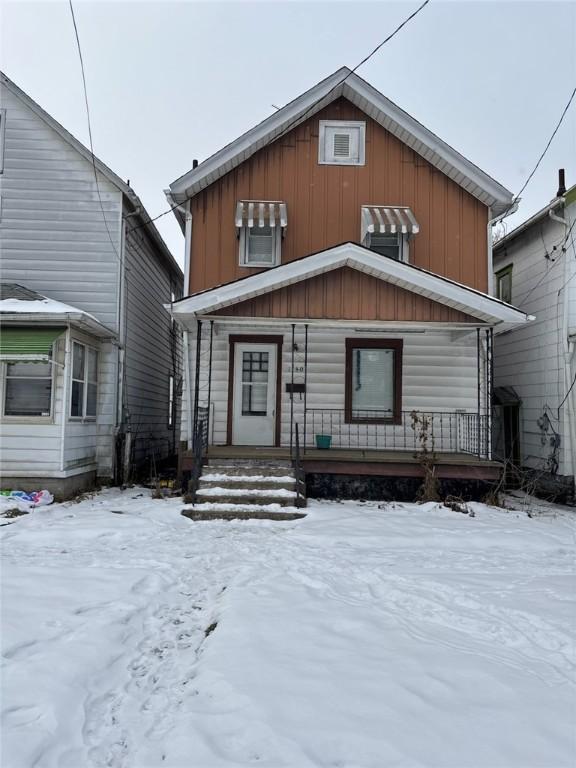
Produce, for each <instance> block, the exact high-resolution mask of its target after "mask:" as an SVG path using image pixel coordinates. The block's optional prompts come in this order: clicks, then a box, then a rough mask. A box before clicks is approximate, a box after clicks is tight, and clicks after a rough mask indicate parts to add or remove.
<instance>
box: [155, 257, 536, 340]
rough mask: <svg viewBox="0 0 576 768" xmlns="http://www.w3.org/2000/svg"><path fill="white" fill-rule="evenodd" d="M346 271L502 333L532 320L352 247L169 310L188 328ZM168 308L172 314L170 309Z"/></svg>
mask: <svg viewBox="0 0 576 768" xmlns="http://www.w3.org/2000/svg"><path fill="white" fill-rule="evenodd" d="M342 267H349V268H351V269H356V270H358V271H360V272H364V273H366V274H369V275H372V276H374V277H376V278H377V279H380V280H383V281H385V282H388V283H391V284H393V285H397V286H399V287H401V288H404V289H405V290H408V291H412V292H413V293H416V294H418V295H420V296H424V297H426V298H428V299H431V300H432V301H437V302H440V303H442V304H444V305H446V306H449V307H452V308H454V309H457V310H459V311H461V312H464V313H466V314H468V315H471V316H473V317H474V318H477V319H478V321H479V322H480V323H482V324H487V325H494V326H499V327H500V328H501V329H502V330H504V329H507V328H511V327H514V326H516V325H521V324H523V323H525V322H528V321H529V320H532V319H533V317H532V316H531V315H526V314H525V313H524V312H522V311H520V310H519V309H516V308H515V307H513V306H511V305H510V304H506V303H505V302H503V301H500V300H499V299H496V298H494V297H493V296H489V295H487V294H485V293H481V292H480V291H477V290H474V289H473V288H469V287H468V286H465V285H462V284H461V283H457V282H455V281H454V280H450V279H448V278H446V277H441V276H440V275H436V274H434V273H432V272H428V271H427V270H424V269H421V268H420V267H416V266H414V265H413V264H405V263H403V262H399V261H395V260H394V259H390V258H386V257H384V256H381V255H379V254H377V253H374V252H373V251H370V250H369V249H367V248H364V247H363V246H360V245H357V244H356V243H351V242H348V243H343V244H341V245H338V246H335V247H334V248H329V249H328V250H326V251H320V252H319V253H315V254H311V255H310V256H305V257H303V258H301V259H296V260H295V261H291V262H288V263H286V264H280V265H279V266H277V267H272V268H271V269H268V270H266V271H263V272H259V273H258V274H255V275H249V276H247V277H243V278H240V279H239V280H236V281H234V282H231V283H226V284H224V285H219V286H216V287H215V288H211V289H209V290H206V291H201V292H199V293H196V294H193V295H192V296H188V297H186V298H184V299H181V300H180V301H178V302H176V303H175V304H173V305H172V308H171V310H172V313H173V315H174V316H175V317H176V318H177V319H179V320H180V321H181V322H182V324H184V325H185V324H186V320H187V318H192V317H197V316H201V315H206V314H213V313H216V312H217V311H218V310H219V309H223V308H224V307H230V306H232V305H234V304H237V303H239V302H241V301H246V300H247V299H251V298H253V297H256V296H261V295H263V294H266V293H269V292H271V291H274V290H277V289H279V288H283V287H285V286H288V285H292V284H294V283H298V282H301V281H303V280H308V279H310V278H312V277H315V276H316V275H320V274H324V273H327V272H330V271H332V270H335V269H340V268H342ZM166 308H167V309H169V310H170V306H169V305H168V306H167V307H166Z"/></svg>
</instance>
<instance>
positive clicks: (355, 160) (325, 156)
mask: <svg viewBox="0 0 576 768" xmlns="http://www.w3.org/2000/svg"><path fill="white" fill-rule="evenodd" d="M365 140H366V123H365V122H363V121H347V120H320V125H319V131H318V162H319V163H320V164H321V165H364V162H365Z"/></svg>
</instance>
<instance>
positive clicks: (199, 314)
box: [167, 68, 529, 493]
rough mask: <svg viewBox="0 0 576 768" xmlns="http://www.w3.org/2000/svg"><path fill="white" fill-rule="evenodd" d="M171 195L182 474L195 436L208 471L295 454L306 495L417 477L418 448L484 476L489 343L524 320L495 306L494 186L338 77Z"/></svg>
mask: <svg viewBox="0 0 576 768" xmlns="http://www.w3.org/2000/svg"><path fill="white" fill-rule="evenodd" d="M167 194H168V199H169V200H170V201H171V203H172V204H173V205H175V206H178V207H177V208H176V210H175V213H176V215H177V217H178V219H179V221H180V223H181V226H182V228H183V230H184V232H185V237H186V267H185V282H184V285H185V289H184V298H183V299H182V300H181V301H177V302H176V303H175V304H174V305H173V307H172V314H173V317H175V318H176V320H177V321H178V323H179V324H180V325H181V326H182V328H183V329H184V335H185V340H184V341H185V347H184V348H185V366H184V367H185V394H184V397H183V419H182V437H183V440H184V441H185V449H186V451H187V454H186V455H185V461H184V465H185V466H186V461H188V466H192V462H193V457H192V453H191V452H192V450H193V448H194V446H195V445H197V444H198V443H199V442H200V441H202V442H203V443H204V444H205V449H206V452H207V458H208V461H209V462H210V461H212V460H214V459H215V458H219V459H223V458H225V457H253V458H254V457H261V458H268V459H271V458H274V457H276V458H281V457H290V456H292V457H294V454H295V451H297V450H298V454H299V460H301V462H302V467H303V471H304V472H305V473H306V477H307V481H308V483H309V486H311V487H312V488H313V489H314V492H318V493H320V492H321V489H322V488H324V491H325V492H342V493H347V492H350V489H353V488H357V487H358V485H357V482H358V478H362V477H371V478H372V481H371V489H372V491H371V492H372V493H380V492H381V491H382V487H383V484H386V483H387V484H388V485H390V483H394V482H397V481H398V480H399V479H400V480H402V479H403V478H416V477H420V476H421V475H422V471H423V470H422V467H421V465H420V462H419V461H418V459H417V458H415V456H414V454H415V452H417V453H419V454H422V453H426V451H428V452H429V453H434V455H435V461H436V471H437V474H438V476H439V477H441V478H443V479H444V480H446V481H449V480H479V479H480V480H490V479H493V478H495V477H496V476H497V474H498V472H499V465H497V464H496V463H495V462H493V461H491V446H490V420H491V397H492V375H491V373H492V354H493V334H494V331H503V330H505V329H512V328H516V327H518V326H523V325H525V324H526V322H527V321H528V319H529V318H528V317H527V315H526V314H525V312H523V311H520V310H518V309H516V308H514V307H513V306H511V305H510V304H509V303H507V302H504V301H502V300H500V299H498V298H496V297H494V296H492V295H491V285H490V284H491V277H492V248H491V222H492V220H493V219H495V218H496V217H498V216H500V215H502V214H503V213H504V212H505V211H506V210H507V209H508V208H509V206H510V204H511V200H512V196H511V193H510V192H509V191H508V190H507V189H505V188H504V187H503V186H501V185H500V184H499V183H498V182H496V181H495V180H494V179H492V178H491V177H490V176H489V175H487V174H486V173H484V172H483V171H481V170H480V169H479V168H478V167H476V166H475V165H473V164H472V163H471V162H470V161H469V160H467V159H466V158H465V157H463V156H462V155H461V154H459V153H458V152H457V151H456V150H455V149H453V148H452V147H451V146H449V145H448V144H446V143H445V142H444V141H442V140H441V139H440V138H439V137H438V136H436V135H434V134H433V133H432V132H431V131H429V130H428V129H427V128H425V127H424V126H423V125H421V124H420V123H419V122H418V121H417V120H415V119H414V118H413V117H411V116H410V115H409V114H407V113H406V112H404V111H403V110H402V109H400V108H399V107H398V106H397V105H396V104H394V103H392V102H391V101H390V100H389V99H387V98H386V97H385V96H383V95H382V94H381V93H379V92H378V91H377V90H376V89H375V88H373V87H372V86H371V85H370V84H369V83H367V82H366V81H365V80H363V79H362V78H360V77H359V76H358V75H356V74H353V73H352V72H351V71H350V70H349V69H347V68H342V69H340V70H338V71H337V72H335V73H334V74H333V75H331V76H330V77H328V78H327V79H325V80H323V81H322V82H320V83H318V84H317V85H315V86H314V87H313V88H311V89H310V90H309V91H307V92H306V93H304V94H303V95H301V96H299V97H298V98H296V99H295V100H294V101H292V102H290V103H289V104H287V105H286V106H285V107H283V108H281V109H279V110H278V111H277V112H275V113H274V114H273V115H272V116H271V117H269V118H267V119H266V120H264V121H263V122H262V123H260V124H259V125H257V126H256V127H254V128H252V129H251V130H249V131H248V132H247V133H245V134H244V135H242V136H240V137H239V138H238V139H236V140H235V141H232V142H231V143H230V144H228V145H227V146H225V147H224V148H223V149H221V150H220V151H218V152H216V154H214V155H212V156H211V157H209V158H208V159H207V160H205V161H203V162H201V163H200V164H196V163H195V164H194V167H193V168H192V169H191V170H189V171H187V172H186V173H185V174H184V175H183V176H181V177H180V178H179V179H177V180H176V181H174V182H173V183H172V184H171V185H170V189H169V190H168V192H167ZM327 487H329V488H328V490H326V489H327ZM378 488H380V490H378ZM375 489H376V490H375ZM324 491H322V492H324Z"/></svg>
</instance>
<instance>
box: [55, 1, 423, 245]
mask: <svg viewBox="0 0 576 768" xmlns="http://www.w3.org/2000/svg"><path fill="white" fill-rule="evenodd" d="M429 2H430V0H424V2H423V3H421V5H419V6H418V8H416V10H415V11H412V13H411V14H410V15H409V16H407V17H406V18H405V19H404V21H402V22H401V23H400V24H399V25H398V26H397V27H396V29H394V31H393V32H391V33H390V34H389V35H388V36H387V37H385V38H384V40H382V42H380V43H378V45H377V46H376V48H374V50H372V51H371V52H370V53H369V54H368V55H367V56H365V57H364V58H363V59H362V61H360V62H359V63H358V64H356V66H355V67H354V68H353V69H351V70H350V72H348V74H346V75H345V76H344V77H343V78H342V79H341V80H339V81H338V82H337V83H336V84H335V85H333V86H332V88H331V89H330V90H329V91H328V93H325V94H324V95H323V96H321V97H320V98H319V99H317V100H316V101H315V102H314V103H313V104H311V105H310V106H309V107H308V109H306V110H305V111H304V112H303V113H302V114H301V115H298V117H296V118H294V120H292V121H291V122H290V123H288V125H287V126H285V127H284V128H283V129H282V131H281V132H280V133H279V134H278V135H276V136H274V137H273V138H271V139H270V140H269V141H268V142H267V143H266V144H264V146H263V147H261V149H263V148H264V147H266V146H268V144H270V143H271V142H273V141H278V139H281V138H282V137H283V136H285V135H286V134H287V133H288V132H289V131H291V130H292V128H293V127H294V126H295V125H296V124H297V123H301V122H302V121H303V120H304V119H305V118H306V115H308V114H309V113H310V112H311V111H312V110H313V109H315V108H316V106H317V105H318V103H319V102H321V101H323V100H324V99H325V98H327V97H328V96H329V95H330V94H331V93H333V91H335V90H336V88H338V87H339V86H341V85H342V84H343V83H344V82H345V81H346V80H347V79H348V78H349V77H350V75H353V74H354V73H355V72H356V71H357V70H358V69H360V67H361V66H363V65H364V64H366V62H367V61H369V60H370V59H371V58H372V56H374V55H375V54H376V53H378V51H379V50H380V49H381V48H382V47H383V46H384V45H386V43H388V42H389V41H390V40H392V38H393V37H395V36H396V35H397V34H398V32H400V30H401V29H402V28H403V27H405V26H406V24H408V22H410V21H411V20H412V19H413V18H414V17H415V16H417V15H418V14H419V13H420V11H422V10H423V9H424V8H425V7H426V6H427V5H428V3H429ZM70 4H71V0H70ZM272 106H274V105H272ZM190 199H191V198H190V197H187V198H186V199H185V200H183V201H182V202H181V203H178V204H177V205H172V206H171V207H170V208H168V209H167V210H166V211H163V212H162V213H159V214H158V216H154V218H152V219H150V220H149V221H146V222H144V223H143V224H139V225H138V226H137V227H132V228H131V229H130V230H129V232H134V230H136V229H141V228H142V227H146V226H147V225H148V224H151V223H152V222H153V221H157V220H158V219H161V218H162V216H167V215H168V214H169V213H172V211H174V210H175V209H176V208H179V207H180V206H181V205H182V204H183V203H185V202H187V201H188V200H190Z"/></svg>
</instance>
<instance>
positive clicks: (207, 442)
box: [206, 320, 214, 448]
mask: <svg viewBox="0 0 576 768" xmlns="http://www.w3.org/2000/svg"><path fill="white" fill-rule="evenodd" d="M213 338H214V320H210V352H209V353H208V411H207V413H206V448H208V445H209V444H210V399H211V397H212V341H213Z"/></svg>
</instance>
